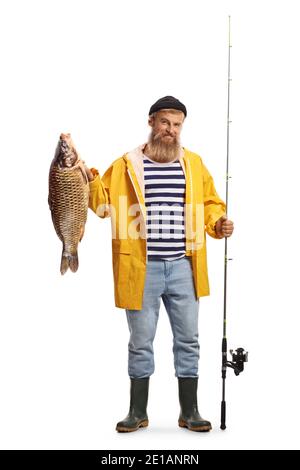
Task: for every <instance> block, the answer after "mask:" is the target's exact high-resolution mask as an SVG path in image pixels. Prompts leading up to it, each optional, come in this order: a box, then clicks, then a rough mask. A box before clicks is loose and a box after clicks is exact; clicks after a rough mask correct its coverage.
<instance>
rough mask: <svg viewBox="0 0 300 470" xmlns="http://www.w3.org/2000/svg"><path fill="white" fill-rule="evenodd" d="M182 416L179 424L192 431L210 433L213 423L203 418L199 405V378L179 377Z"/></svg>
mask: <svg viewBox="0 0 300 470" xmlns="http://www.w3.org/2000/svg"><path fill="white" fill-rule="evenodd" d="M178 387H179V402H180V408H181V409H180V416H179V420H178V424H179V426H180V427H181V428H187V429H189V430H190V431H198V432H203V431H210V430H211V423H210V422H209V421H206V420H205V419H203V418H201V416H200V414H199V411H198V404H197V388H198V377H178Z"/></svg>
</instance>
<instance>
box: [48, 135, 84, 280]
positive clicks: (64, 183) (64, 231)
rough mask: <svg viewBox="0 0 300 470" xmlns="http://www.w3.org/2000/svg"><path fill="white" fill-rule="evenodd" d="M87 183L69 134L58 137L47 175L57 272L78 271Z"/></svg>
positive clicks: (81, 162)
mask: <svg viewBox="0 0 300 470" xmlns="http://www.w3.org/2000/svg"><path fill="white" fill-rule="evenodd" d="M88 201H89V181H88V177H87V174H86V171H85V166H84V162H83V161H82V160H81V159H80V157H79V154H78V153H77V151H76V149H75V146H74V143H73V141H72V138H71V135H70V134H60V138H59V141H58V144H57V148H56V151H55V155H54V158H53V160H52V163H51V166H50V172H49V197H48V203H49V208H50V210H51V215H52V221H53V225H54V228H55V230H56V233H57V235H58V237H59V238H60V240H61V241H62V244H63V250H62V257H61V265H60V272H61V274H65V272H66V271H67V270H68V268H70V269H71V271H73V272H76V271H77V269H78V254H77V248H78V244H79V242H80V241H81V240H82V237H83V234H84V227H85V223H86V219H87V211H88Z"/></svg>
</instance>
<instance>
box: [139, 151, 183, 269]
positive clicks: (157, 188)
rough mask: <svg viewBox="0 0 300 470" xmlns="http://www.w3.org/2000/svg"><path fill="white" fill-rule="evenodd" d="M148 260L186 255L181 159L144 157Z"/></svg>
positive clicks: (168, 258)
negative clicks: (163, 159)
mask: <svg viewBox="0 0 300 470" xmlns="http://www.w3.org/2000/svg"><path fill="white" fill-rule="evenodd" d="M143 162H144V180H145V205H146V211H147V220H146V227H147V254H148V259H149V260H153V259H167V260H174V259H179V258H183V257H184V256H185V224H184V202H185V176H184V173H183V170H182V167H181V164H180V162H179V160H178V159H177V160H174V161H173V162H171V163H158V162H154V161H153V160H150V158H148V157H146V156H145V155H144V156H143Z"/></svg>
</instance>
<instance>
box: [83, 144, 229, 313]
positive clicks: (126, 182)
mask: <svg viewBox="0 0 300 470" xmlns="http://www.w3.org/2000/svg"><path fill="white" fill-rule="evenodd" d="M145 146H146V144H143V145H140V146H139V147H137V148H136V149H134V150H133V151H131V152H128V153H126V154H124V155H123V156H122V157H120V158H118V159H117V160H115V161H114V162H113V163H112V164H111V165H110V167H109V168H108V169H107V171H106V172H105V173H104V175H103V177H102V178H100V175H99V173H98V171H97V170H96V169H94V168H93V169H92V172H93V173H94V175H95V178H94V180H93V181H91V182H90V198H89V207H90V208H91V209H92V210H93V211H94V212H95V213H96V214H97V215H98V216H99V217H101V218H104V217H108V216H110V217H111V219H112V220H111V222H112V265H113V275H114V295H115V305H116V307H119V308H127V309H130V310H141V309H142V308H143V292H144V283H145V275H146V265H147V246H146V208H145V188H144V176H143V149H144V148H145ZM179 161H180V163H181V166H182V169H183V171H184V174H185V179H186V196H185V231H186V255H187V256H191V258H192V267H193V278H194V287H195V294H196V297H197V298H198V297H202V296H205V295H209V282H208V273H207V257H206V239H205V236H206V235H205V232H207V233H208V234H209V235H210V236H211V237H213V238H217V235H216V232H215V223H216V221H217V220H218V219H219V218H220V217H222V215H225V213H226V206H225V203H224V202H223V201H222V200H221V199H220V197H219V196H218V194H217V192H216V190H215V187H214V182H213V178H212V177H211V175H210V174H209V172H208V170H207V168H206V167H205V165H204V164H203V162H202V159H201V157H200V156H199V155H197V154H196V153H193V152H191V151H189V150H187V149H186V148H184V147H183V148H182V150H181V155H180V158H179Z"/></svg>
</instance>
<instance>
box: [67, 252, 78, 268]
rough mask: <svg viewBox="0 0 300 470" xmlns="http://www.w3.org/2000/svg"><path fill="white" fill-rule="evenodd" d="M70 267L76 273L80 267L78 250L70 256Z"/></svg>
mask: <svg viewBox="0 0 300 470" xmlns="http://www.w3.org/2000/svg"><path fill="white" fill-rule="evenodd" d="M69 267H70V269H71V271H72V273H76V271H77V269H78V254H77V251H76V253H75V254H74V255H70V256H69Z"/></svg>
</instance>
